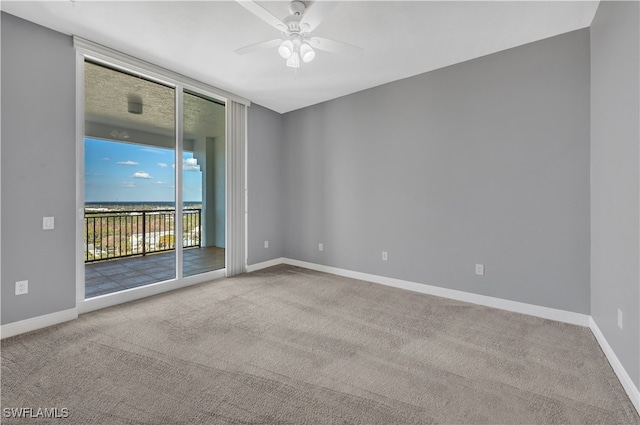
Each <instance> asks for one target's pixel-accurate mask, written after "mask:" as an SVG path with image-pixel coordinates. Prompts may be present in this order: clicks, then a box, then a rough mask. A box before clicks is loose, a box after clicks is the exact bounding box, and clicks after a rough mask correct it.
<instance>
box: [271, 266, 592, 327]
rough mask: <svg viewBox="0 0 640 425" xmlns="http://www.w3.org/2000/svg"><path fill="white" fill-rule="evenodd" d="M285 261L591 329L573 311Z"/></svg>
mask: <svg viewBox="0 0 640 425" xmlns="http://www.w3.org/2000/svg"><path fill="white" fill-rule="evenodd" d="M283 260H284V263H285V264H290V265H292V266H298V267H304V268H307V269H311V270H317V271H320V272H325V273H331V274H335V275H338V276H344V277H350V278H353V279H359V280H366V281H368V282H374V283H379V284H382V285H386V286H392V287H394V288H401V289H406V290H409V291H413V292H419V293H422V294H428V295H435V296H438V297H443V298H450V299H454V300H458V301H465V302H468V303H472V304H478V305H483V306H487V307H493V308H498V309H501V310H507V311H512V312H514V313H521V314H527V315H529V316H536V317H542V318H544V319H550V320H555V321H558V322H564V323H570V324H572V325H578V326H584V327H587V326H589V318H590V317H591V316H589V315H587V314H581V313H574V312H571V311H565V310H558V309H554V308H549V307H542V306H538V305H533V304H526V303H522V302H518V301H510V300H504V299H502V298H495V297H489V296H486V295H478V294H473V293H470V292H463V291H458V290H455V289H447V288H441V287H438V286H431V285H426V284H423V283H416V282H409V281H406V280H400V279H393V278H390V277H384V276H377V275H373V274H368V273H361V272H355V271H352V270H345V269H339V268H336V267H329V266H323V265H320V264H314V263H308V262H306V261H299V260H292V259H290V258H284V259H283Z"/></svg>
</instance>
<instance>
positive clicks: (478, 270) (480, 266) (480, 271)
mask: <svg viewBox="0 0 640 425" xmlns="http://www.w3.org/2000/svg"><path fill="white" fill-rule="evenodd" d="M476 274H477V275H478V276H484V264H476Z"/></svg>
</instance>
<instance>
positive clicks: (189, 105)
mask: <svg viewBox="0 0 640 425" xmlns="http://www.w3.org/2000/svg"><path fill="white" fill-rule="evenodd" d="M183 105H184V138H183V139H184V143H183V199H184V217H183V225H184V235H183V246H184V248H185V249H184V254H183V275H184V276H191V275H195V274H199V273H205V272H208V271H212V270H217V269H221V268H224V267H225V245H226V234H225V184H226V182H225V173H226V165H225V156H226V155H225V106H224V104H221V103H220V102H218V101H215V100H212V99H208V98H206V97H204V96H199V95H196V94H194V93H188V92H185V93H184V102H183Z"/></svg>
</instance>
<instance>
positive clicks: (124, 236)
mask: <svg viewBox="0 0 640 425" xmlns="http://www.w3.org/2000/svg"><path fill="white" fill-rule="evenodd" d="M175 215H176V212H175V210H133V211H130V210H128V211H124V210H118V211H108V212H89V211H85V213H84V246H85V259H84V261H85V263H90V262H93V261H101V260H110V259H114V258H121V257H130V256H133V255H146V254H150V253H155V252H162V251H170V250H173V249H175V247H176V245H175ZM201 218H202V214H201V210H200V209H189V210H183V214H182V229H183V231H182V246H183V247H184V248H190V247H199V246H200V244H201V241H200V233H201V225H202V221H201Z"/></svg>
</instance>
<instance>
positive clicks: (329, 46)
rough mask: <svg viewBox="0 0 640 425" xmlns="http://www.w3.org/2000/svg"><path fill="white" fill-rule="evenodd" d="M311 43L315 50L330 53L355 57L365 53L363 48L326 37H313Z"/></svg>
mask: <svg viewBox="0 0 640 425" xmlns="http://www.w3.org/2000/svg"><path fill="white" fill-rule="evenodd" d="M309 43H310V44H311V46H312V47H313V48H314V49H318V50H324V51H325V52H329V53H338V54H342V55H353V54H359V53H362V52H364V49H362V48H361V47H358V46H354V45H353V44H349V43H344V42H342V41H336V40H331V39H329V38H324V37H312V38H310V39H309Z"/></svg>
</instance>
